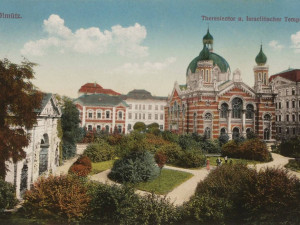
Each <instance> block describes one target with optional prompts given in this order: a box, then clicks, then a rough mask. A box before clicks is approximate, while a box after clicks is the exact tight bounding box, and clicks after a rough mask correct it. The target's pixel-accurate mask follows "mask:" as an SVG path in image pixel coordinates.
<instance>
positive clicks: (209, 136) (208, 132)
mask: <svg viewBox="0 0 300 225" xmlns="http://www.w3.org/2000/svg"><path fill="white" fill-rule="evenodd" d="M204 137H205V138H207V139H210V138H211V130H210V128H209V127H206V128H205V131H204Z"/></svg>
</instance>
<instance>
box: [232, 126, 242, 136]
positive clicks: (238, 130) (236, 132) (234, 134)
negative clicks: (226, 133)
mask: <svg viewBox="0 0 300 225" xmlns="http://www.w3.org/2000/svg"><path fill="white" fill-rule="evenodd" d="M239 137H240V129H239V128H237V127H235V128H233V130H232V139H237V138H239Z"/></svg>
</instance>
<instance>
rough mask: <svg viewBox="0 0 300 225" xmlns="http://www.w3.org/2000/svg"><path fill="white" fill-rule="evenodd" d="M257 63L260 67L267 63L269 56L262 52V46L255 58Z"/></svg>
mask: <svg viewBox="0 0 300 225" xmlns="http://www.w3.org/2000/svg"><path fill="white" fill-rule="evenodd" d="M255 62H256V63H257V65H258V66H264V65H265V64H266V62H267V56H266V55H265V54H264V52H263V50H262V45H260V51H259V53H258V55H257V56H256V58H255Z"/></svg>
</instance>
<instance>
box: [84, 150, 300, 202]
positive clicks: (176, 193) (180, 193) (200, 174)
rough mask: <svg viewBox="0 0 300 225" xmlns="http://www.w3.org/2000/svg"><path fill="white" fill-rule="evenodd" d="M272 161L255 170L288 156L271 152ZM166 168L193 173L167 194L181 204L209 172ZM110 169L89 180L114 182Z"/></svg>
mask: <svg viewBox="0 0 300 225" xmlns="http://www.w3.org/2000/svg"><path fill="white" fill-rule="evenodd" d="M272 157H273V161H272V162H268V163H261V164H257V165H256V166H255V168H256V169H257V170H260V169H264V168H266V167H279V168H281V167H284V165H285V164H287V163H288V160H289V159H290V158H288V157H284V156H281V155H279V154H275V153H272ZM249 166H250V167H254V165H249ZM164 168H166V169H172V170H179V171H183V172H188V173H191V174H193V175H194V176H193V177H192V178H190V179H189V180H187V181H186V182H184V183H182V184H180V185H179V186H177V187H176V188H175V189H173V190H172V191H171V192H169V193H168V194H167V198H169V200H170V201H171V202H173V203H174V205H182V204H183V203H184V202H185V201H188V200H189V199H190V197H191V196H192V195H193V194H194V193H195V190H196V187H197V185H198V183H199V182H200V181H202V180H204V178H205V177H206V176H207V175H208V174H209V171H208V170H207V169H206V168H202V169H184V168H178V167H172V166H165V167H164ZM214 168H215V167H211V169H214ZM109 172H110V170H106V171H103V172H101V173H98V174H95V175H92V176H91V177H90V178H91V180H95V181H99V182H101V183H107V184H114V183H115V182H113V181H111V180H109V179H108V177H107V175H108V174H109ZM290 173H291V174H293V175H296V176H297V177H298V178H299V179H300V173H297V172H293V171H290ZM137 193H138V194H141V195H145V194H147V192H144V191H137Z"/></svg>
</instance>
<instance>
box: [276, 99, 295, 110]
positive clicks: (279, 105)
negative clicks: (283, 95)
mask: <svg viewBox="0 0 300 225" xmlns="http://www.w3.org/2000/svg"><path fill="white" fill-rule="evenodd" d="M291 102H292V103H291V108H296V101H295V100H292V101H291ZM285 103H286V108H287V109H288V108H290V102H289V101H288V100H287V101H286V102H285ZM275 107H276V109H281V108H282V107H281V102H276V103H275ZM298 107H300V100H299V101H298Z"/></svg>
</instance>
